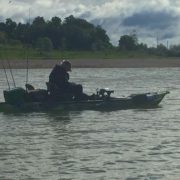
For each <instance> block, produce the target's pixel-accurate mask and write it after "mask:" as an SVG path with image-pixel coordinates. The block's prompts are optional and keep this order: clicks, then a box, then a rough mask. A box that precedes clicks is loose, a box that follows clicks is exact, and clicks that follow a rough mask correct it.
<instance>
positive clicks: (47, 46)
mask: <svg viewBox="0 0 180 180" xmlns="http://www.w3.org/2000/svg"><path fill="white" fill-rule="evenodd" d="M36 48H37V49H38V51H39V52H40V54H42V53H45V52H50V51H51V50H52V48H53V45H52V42H51V40H50V39H49V38H48V37H43V38H39V39H38V40H37V42H36Z"/></svg>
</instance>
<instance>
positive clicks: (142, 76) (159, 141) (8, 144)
mask: <svg viewBox="0 0 180 180" xmlns="http://www.w3.org/2000/svg"><path fill="white" fill-rule="evenodd" d="M179 71H180V68H163V69H158V68H149V69H148V68H144V69H118V68H117V69H116V68H115V69H73V71H72V72H71V81H74V82H77V83H82V84H83V86H84V91H85V92H87V93H89V94H91V93H93V92H95V91H96V88H104V87H110V88H112V89H114V90H115V94H114V96H127V95H129V94H131V93H140V92H149V91H158V90H169V91H170V94H168V95H167V96H166V97H165V99H164V100H163V101H162V102H161V106H160V107H159V108H155V109H136V110H120V111H112V112H98V111H72V112H67V111H66V112H63V111H61V112H56V113H22V114H21V113H18V114H12V113H11V114H7V113H0V180H19V179H22V180H25V179H28V180H29V179H30V180H32V179H33V180H38V179H40V180H41V179H42V180H115V179H117V180H121V179H122V180H176V179H177V180H178V179H179V178H180V73H179ZM49 72H50V69H34V70H30V71H29V83H32V84H33V85H34V86H35V87H37V88H42V87H43V88H44V87H45V82H46V81H47V80H48V74H49ZM13 73H14V78H15V81H16V85H17V86H24V84H25V80H26V70H23V69H21V70H13ZM9 77H10V76H9ZM5 88H7V83H6V79H5V75H4V72H3V70H0V101H3V96H2V91H3V89H5Z"/></svg>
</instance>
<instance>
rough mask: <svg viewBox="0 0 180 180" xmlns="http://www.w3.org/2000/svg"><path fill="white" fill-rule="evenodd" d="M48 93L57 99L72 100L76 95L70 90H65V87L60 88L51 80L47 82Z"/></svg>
mask: <svg viewBox="0 0 180 180" xmlns="http://www.w3.org/2000/svg"><path fill="white" fill-rule="evenodd" d="M46 86H47V93H48V95H49V96H50V97H51V98H53V99H54V100H55V101H57V100H58V101H59V100H65V101H66V100H72V99H73V98H74V95H73V94H72V93H69V92H67V93H66V92H64V90H63V89H61V88H59V87H58V86H57V85H56V84H52V83H50V82H46Z"/></svg>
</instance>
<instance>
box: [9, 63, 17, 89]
mask: <svg viewBox="0 0 180 180" xmlns="http://www.w3.org/2000/svg"><path fill="white" fill-rule="evenodd" d="M7 63H8V66H9V71H10V74H11V78H12V80H13V84H14V87H16V83H15V80H14V76H13V72H12V68H11V65H10V62H9V60H7Z"/></svg>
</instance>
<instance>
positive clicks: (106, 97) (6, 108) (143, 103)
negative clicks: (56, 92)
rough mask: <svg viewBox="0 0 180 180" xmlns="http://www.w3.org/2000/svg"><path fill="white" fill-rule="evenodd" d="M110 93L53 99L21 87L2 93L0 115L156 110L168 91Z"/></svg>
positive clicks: (102, 91)
mask: <svg viewBox="0 0 180 180" xmlns="http://www.w3.org/2000/svg"><path fill="white" fill-rule="evenodd" d="M113 92H114V91H113V90H109V89H100V90H98V91H97V92H96V94H93V95H92V96H90V97H91V98H89V99H70V100H69V99H68V100H54V99H53V98H51V96H50V95H49V94H48V92H47V90H44V89H38V90H30V91H27V90H25V89H23V88H21V87H19V88H13V89H11V90H5V91H4V99H5V102H1V103H0V112H10V111H18V112H19V111H20V112H34V111H52V110H57V111H60V110H68V111H73V110H97V111H114V110H124V109H137V108H155V107H158V105H159V104H160V102H161V101H162V100H163V98H164V97H165V95H167V94H168V93H169V91H159V92H148V93H139V94H131V95H129V96H127V97H112V96H111V94H112V93H113Z"/></svg>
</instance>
